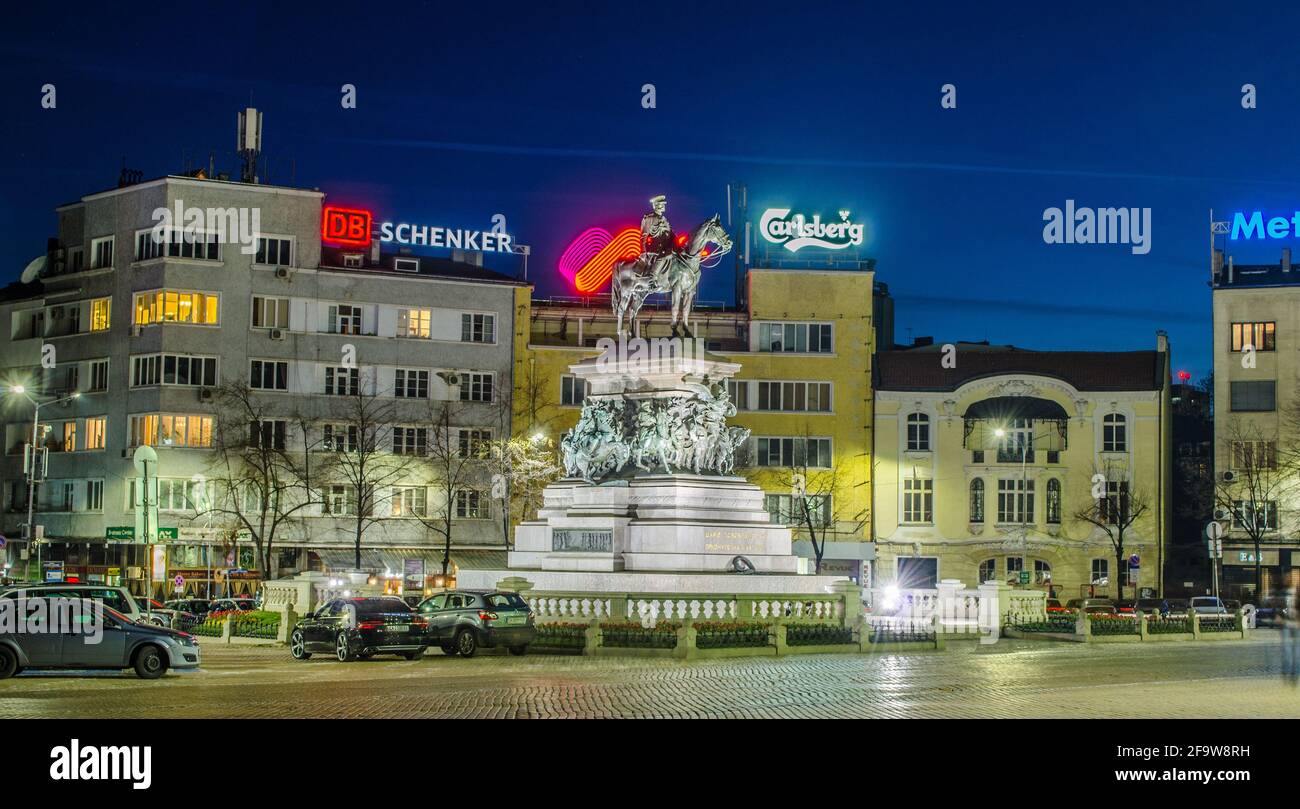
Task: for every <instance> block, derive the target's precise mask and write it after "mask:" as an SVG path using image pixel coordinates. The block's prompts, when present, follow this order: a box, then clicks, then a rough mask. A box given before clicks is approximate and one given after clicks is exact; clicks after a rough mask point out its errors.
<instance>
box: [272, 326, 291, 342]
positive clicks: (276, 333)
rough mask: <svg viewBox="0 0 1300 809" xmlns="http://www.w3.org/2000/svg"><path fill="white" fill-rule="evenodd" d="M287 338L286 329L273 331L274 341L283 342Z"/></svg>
mask: <svg viewBox="0 0 1300 809" xmlns="http://www.w3.org/2000/svg"><path fill="white" fill-rule="evenodd" d="M286 336H287V335H286V334H285V331H284V329H271V339H272V340H283V339H284V338H285V337H286Z"/></svg>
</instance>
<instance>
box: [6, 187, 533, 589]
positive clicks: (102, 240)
mask: <svg viewBox="0 0 1300 809" xmlns="http://www.w3.org/2000/svg"><path fill="white" fill-rule="evenodd" d="M324 197H325V195H324V194H323V193H322V192H320V191H317V190H311V189H300V188H287V187H281V186H271V185H264V184H256V183H241V182H229V181H224V180H213V179H204V178H201V177H193V176H186V177H179V176H167V177H162V178H159V179H155V180H151V181H148V182H141V183H137V184H131V185H125V186H123V187H118V188H114V189H110V190H107V191H102V192H98V193H93V194H89V195H87V196H84V197H82V198H81V199H79V200H78V201H76V202H73V203H70V204H67V205H63V206H60V207H59V208H58V209H57V211H58V219H59V226H58V236H57V238H56V239H54V240H51V247H50V252H49V256H48V259H47V263H46V266H45V269H44V271H43V272H42V273H41V274H40V277H39V278H38V279H34V280H32V279H29V280H31V283H27V284H24V285H20V286H18V287H15V288H11V289H10V290H8V294H7V297H6V299H5V300H3V302H0V322H4V323H5V324H7V327H6V330H5V332H4V333H3V335H2V336H0V374H2V375H3V382H4V384H5V385H6V386H12V385H17V384H22V385H24V386H25V387H26V389H27V392H28V393H31V394H34V395H35V399H36V400H37V401H49V400H50V399H52V398H54V397H55V396H56V395H59V394H65V393H70V392H74V391H75V392H79V394H80V396H79V397H78V398H76V399H75V400H71V401H68V402H66V403H65V404H52V405H45V406H43V407H42V408H41V410H40V420H41V422H42V423H43V425H46V426H48V427H49V428H52V429H51V430H50V432H48V434H47V435H46V436H44V437H43V438H42V440H43V441H44V443H45V445H46V446H47V447H48V448H49V449H50V450H52V451H51V452H50V453H49V456H48V457H49V461H48V477H47V478H46V479H45V480H44V481H43V482H42V483H41V484H40V486H39V489H38V493H37V499H36V512H37V516H36V520H35V522H36V523H37V524H38V525H40V526H41V527H42V528H43V530H44V536H45V540H46V541H45V543H44V545H43V547H42V548H41V550H42V554H43V556H42V558H44V559H51V558H53V559H56V560H59V561H62V562H64V563H65V565H66V568H67V570H68V571H69V573H74V572H75V573H76V574H78V575H79V576H80V577H81V579H82V580H83V581H86V580H96V581H99V580H108V579H111V578H115V577H117V576H121V577H122V578H123V579H124V580H127V581H133V582H134V584H135V585H138V586H140V587H143V585H144V582H143V581H142V580H141V579H140V577H141V575H142V571H144V570H146V569H150V568H151V569H152V570H153V575H154V579H155V582H161V581H169V580H171V577H174V576H177V575H180V576H183V577H184V578H185V580H186V582H187V589H189V590H190V591H191V592H193V591H197V592H204V591H206V590H207V582H209V581H211V580H212V579H213V578H215V577H216V575H215V573H214V572H213V571H217V570H223V569H225V570H229V569H238V570H243V571H247V572H245V573H239V574H235V575H237V576H243V577H245V578H248V579H255V578H257V577H258V576H259V575H260V574H262V573H269V574H271V575H279V574H282V573H284V572H289V571H294V570H299V569H307V568H312V569H321V568H350V567H352V566H353V564H354V563H355V555H354V552H353V549H354V545H355V540H356V534H357V528H358V521H357V519H356V514H357V512H358V511H362V512H365V513H369V514H371V515H373V516H375V517H383V518H385V519H380V520H377V521H376V522H374V523H373V524H369V525H365V526H364V531H363V532H362V536H361V545H362V548H363V549H364V550H363V554H362V556H363V559H362V566H363V567H364V568H367V569H370V570H373V571H378V572H380V573H382V572H383V571H385V570H388V571H392V572H396V573H401V572H402V569H403V567H404V562H405V560H407V559H412V558H414V559H418V560H423V561H424V562H425V563H426V567H427V569H429V570H430V571H433V570H435V569H438V565H439V563H440V562H441V560H442V554H441V553H440V549H441V546H442V540H441V538H440V537H439V535H438V534H437V533H436V532H435V531H433V530H431V529H430V528H429V527H428V526H427V525H426V524H425V522H424V521H422V520H421V519H419V516H420V515H424V516H425V517H426V518H430V517H431V515H433V514H435V513H440V512H439V509H441V508H442V507H443V506H442V505H441V504H440V502H439V494H438V493H439V491H440V485H439V484H438V483H437V481H438V480H440V479H439V478H437V477H436V475H435V474H434V473H431V472H430V471H429V469H428V468H427V466H428V465H427V463H425V456H426V453H427V452H428V451H429V450H428V448H429V446H430V445H431V444H432V443H433V442H434V441H435V435H436V434H437V433H436V431H437V430H439V429H440V428H439V425H444V426H446V425H450V429H451V430H455V431H457V432H458V434H459V435H458V439H457V440H458V441H459V443H460V444H464V443H466V441H465V439H466V438H467V437H468V442H469V443H470V444H473V445H476V446H477V445H481V442H482V441H484V440H487V439H490V438H494V437H504V436H507V435H508V434H509V431H510V422H509V395H510V392H511V380H510V374H511V369H512V365H513V351H514V343H513V341H512V340H511V339H509V338H510V335H512V334H513V333H514V331H515V326H514V313H515V311H516V308H517V305H518V303H519V301H523V302H524V304H525V305H526V302H527V299H528V294H527V289H528V288H527V286H526V285H525V284H523V283H520V282H517V281H515V280H514V279H513V278H510V277H508V276H505V275H502V274H499V273H496V272H493V271H491V270H488V269H485V268H484V267H482V266H479V265H478V264H477V263H474V262H473V261H454V260H451V259H450V258H445V257H431V256H427V255H415V254H413V253H410V252H409V251H404V252H403V253H401V254H398V255H389V254H384V253H381V251H380V249H379V243H378V241H371V242H370V244H369V245H368V246H365V245H363V246H360V247H334V246H330V245H328V244H326V245H323V244H322V237H321V232H322V227H321V225H322V221H321V220H322V202H323V200H324ZM177 206H179V208H180V209H181V210H191V209H194V210H202V211H209V210H217V211H223V212H230V213H231V214H232V215H234V216H236V217H237V218H238V217H240V216H250V215H251V212H252V211H256V212H257V213H258V216H259V218H260V227H259V229H258V233H259V235H258V236H257V238H256V239H255V243H246V246H245V244H236V243H231V241H230V237H231V234H229V233H228V234H226V235H227V239H226V241H225V242H223V241H222V239H221V238H220V234H218V233H209V232H200V234H199V235H198V237H197V238H191V239H186V238H183V237H181V236H180V235H179V234H178V232H175V231H173V232H170V233H167V234H165V236H164V238H163V239H162V240H158V239H156V238H154V237H153V236H154V232H153V228H154V227H155V225H157V224H158V221H159V220H158V219H157V218H155V216H154V212H155V211H156V210H157V209H165V210H168V211H172V210H176V209H177ZM241 221H242V220H241ZM231 222H232V225H233V223H234V222H235V220H234V219H232V220H231ZM177 224H178V225H179V223H177ZM241 385H243V386H247V390H248V393H247V400H248V401H249V402H250V403H251V404H250V405H249V408H248V409H249V412H256V414H257V420H258V421H259V422H260V423H259V424H258V425H256V426H255V427H252V428H250V430H251V431H250V432H249V433H247V434H248V435H249V436H250V443H252V444H256V443H257V441H265V442H271V443H272V444H273V445H274V446H275V447H276V448H277V449H279V448H281V447H283V448H284V449H285V451H286V453H295V452H297V453H301V454H302V458H303V460H304V462H307V461H309V460H310V458H312V457H316V458H317V459H318V460H321V459H325V460H328V457H329V454H330V453H347V452H350V451H352V450H355V447H354V446H352V445H354V444H356V443H357V441H358V439H357V437H356V429H357V427H356V422H355V420H354V419H353V413H354V411H355V408H356V407H357V402H358V401H360V400H363V399H366V398H367V397H369V400H370V401H372V402H374V408H375V412H382V413H383V414H384V415H383V416H382V418H383V424H381V425H379V428H380V429H379V430H378V431H377V432H378V434H379V437H378V439H377V443H378V444H379V450H380V451H382V452H389V453H390V454H396V455H415V456H417V457H416V458H415V459H414V460H412V461H411V462H410V464H409V467H408V468H406V470H405V471H404V472H403V473H402V474H400V475H398V474H392V475H387V476H386V477H384V478H382V479H375V480H376V484H377V485H376V487H375V488H376V490H375V491H374V492H371V493H369V494H368V496H367V493H366V492H365V491H361V492H359V491H358V488H360V489H362V490H364V489H366V488H367V486H366V485H364V484H360V485H359V484H358V483H357V480H355V479H353V478H356V476H355V475H343V474H340V475H339V477H338V479H337V480H319V479H316V480H314V481H313V482H314V485H315V486H318V488H314V489H313V490H314V491H315V492H316V494H317V496H316V497H315V498H314V499H315V500H316V501H317V502H315V503H313V504H311V505H308V506H307V507H305V508H303V509H302V510H301V511H298V512H295V513H294V514H293V517H294V519H291V520H288V521H287V522H286V524H285V525H284V526H283V527H282V530H280V531H279V532H278V533H277V534H276V537H275V540H276V544H275V547H276V548H278V549H280V550H281V551H282V553H277V554H275V556H274V559H273V562H272V566H274V567H276V568H277V569H276V570H274V571H261V570H259V568H260V567H261V565H260V564H259V560H257V559H256V556H255V555H254V554H253V553H252V548H251V545H250V544H249V543H247V542H243V543H240V544H238V545H236V547H235V548H233V549H231V550H229V551H228V552H227V551H226V550H224V549H222V548H221V545H222V543H221V542H219V541H217V540H215V539H214V537H218V536H226V537H228V539H227V540H225V541H226V542H227V543H228V542H229V538H233V539H234V540H236V541H237V542H238V540H239V539H240V538H241V536H245V535H246V532H245V533H244V534H241V533H240V532H239V527H240V526H239V523H238V520H233V519H232V518H231V517H230V515H229V514H223V513H218V512H216V511H213V510H209V511H207V512H206V513H205V514H203V513H200V512H201V511H203V509H202V507H201V504H202V503H203V502H204V501H206V502H207V503H209V504H211V503H214V502H217V501H218V500H219V498H221V497H223V496H224V495H223V493H222V492H220V491H217V489H218V488H220V487H219V486H218V484H217V481H218V480H220V479H221V475H222V465H221V453H220V452H218V451H217V450H218V447H217V442H218V437H219V436H220V435H222V431H221V429H220V428H221V426H222V425H221V424H219V423H218V421H219V420H221V419H225V418H230V419H236V420H238V419H243V420H244V421H247V420H248V414H247V413H245V414H243V415H241V414H240V413H239V412H237V408H236V409H235V410H233V411H227V410H222V409H221V404H220V402H219V399H221V397H219V396H218V395H217V392H218V391H221V390H225V389H229V388H231V387H232V386H241ZM5 400H6V402H5V407H4V410H3V412H4V418H5V422H6V425H5V449H6V453H7V454H6V455H5V456H4V460H3V462H2V464H0V475H2V476H3V478H4V514H3V530H4V533H5V535H6V536H8V537H10V538H17V537H19V536H21V524H22V523H24V522H25V521H26V509H27V485H26V482H25V481H24V479H23V475H24V473H23V468H22V462H21V451H22V447H23V444H24V443H25V442H26V441H27V440H29V439H28V437H29V436H30V434H31V429H32V405H31V402H30V401H29V400H28V398H27V397H26V396H20V395H15V394H12V393H11V394H10V395H8V396H6V397H5ZM453 411H454V412H453ZM239 429H244V428H243V427H242V426H241V427H240V428H239ZM362 432H363V433H364V430H363V431H362ZM141 445H150V446H152V447H154V448H155V449H156V452H157V456H158V460H157V470H156V475H157V478H158V495H157V500H158V517H157V526H156V527H157V528H158V529H159V532H160V535H161V536H162V538H163V543H164V544H163V545H162V546H159V550H156V551H155V552H154V553H152V554H150V557H151V558H152V561H153V563H152V564H150V561H151V559H150V558H146V556H145V555H144V551H143V548H142V546H141V545H139V544H138V543H137V541H136V539H135V537H137V536H138V535H139V534H138V532H137V531H136V525H137V522H136V520H137V518H136V512H137V509H136V500H137V499H138V498H137V495H136V493H135V482H136V479H137V472H136V470H135V467H134V464H133V461H132V455H133V452H134V450H135V448H136V447H138V446H141ZM320 468H324V467H323V466H322V467H320ZM464 479H465V480H468V479H469V477H468V476H465V478H464ZM360 480H364V479H360ZM487 490H488V484H487V482H486V481H476V482H475V483H474V485H473V486H467V485H464V483H463V481H462V484H461V487H460V488H459V489H458V490H457V491H456V493H455V495H454V497H455V503H454V505H453V506H450V507H449V508H450V509H451V511H452V513H453V516H454V520H455V526H454V531H453V544H454V545H455V546H456V548H457V551H458V553H459V554H460V556H459V557H458V558H456V559H453V560H452V561H453V564H455V563H456V562H457V561H460V560H465V559H469V558H470V557H471V556H472V555H473V554H472V552H470V551H466V552H465V553H460V552H461V549H464V548H470V549H474V548H477V549H491V548H498V549H499V548H503V547H504V543H505V531H504V527H503V524H502V521H501V520H500V519H499V509H498V508H497V506H496V504H495V503H494V502H493V501H492V500H491V498H490V497H489V496H488V491H487ZM445 499H446V498H445V497H444V498H443V500H445ZM119 543H120V544H119ZM26 551H27V548H26V546H25V543H22V542H17V541H16V542H13V543H12V544H11V546H10V549H9V551H8V553H9V562H10V564H11V565H12V566H13V569H14V570H15V571H16V572H19V573H21V572H22V569H23V568H25V567H26V566H27V561H28V559H27V558H26V556H27V554H26ZM487 554H488V556H489V557H490V558H489V559H487V560H485V563H490V564H499V563H503V562H504V555H505V554H504V551H503V550H492V551H487ZM32 561H34V559H33V560H32ZM248 586H249V585H248V584H247V583H245V585H244V588H245V589H247V587H248ZM156 589H157V588H156Z"/></svg>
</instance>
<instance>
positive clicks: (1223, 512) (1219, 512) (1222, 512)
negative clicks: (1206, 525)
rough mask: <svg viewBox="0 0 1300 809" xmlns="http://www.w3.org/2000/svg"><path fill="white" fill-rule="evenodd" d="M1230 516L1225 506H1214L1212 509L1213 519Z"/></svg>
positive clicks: (1223, 518)
mask: <svg viewBox="0 0 1300 809" xmlns="http://www.w3.org/2000/svg"><path fill="white" fill-rule="evenodd" d="M1230 516H1232V515H1231V514H1229V513H1228V510H1227V509H1226V508H1216V509H1215V510H1214V519H1216V520H1226V519H1228V518H1229V517H1230Z"/></svg>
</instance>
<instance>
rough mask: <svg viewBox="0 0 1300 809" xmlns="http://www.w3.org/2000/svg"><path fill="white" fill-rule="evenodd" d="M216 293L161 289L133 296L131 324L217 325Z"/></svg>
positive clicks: (217, 299)
mask: <svg viewBox="0 0 1300 809" xmlns="http://www.w3.org/2000/svg"><path fill="white" fill-rule="evenodd" d="M219 300H220V298H219V296H217V295H213V294H209V293H206V292H182V291H169V290H163V291H160V292H142V293H138V294H136V296H135V324H136V325H137V326H147V325H149V324H151V323H192V324H197V325H203V326H215V325H218V323H219V320H218V309H219Z"/></svg>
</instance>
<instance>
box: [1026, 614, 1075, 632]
mask: <svg viewBox="0 0 1300 809" xmlns="http://www.w3.org/2000/svg"><path fill="white" fill-rule="evenodd" d="M1076 626H1077V623H1076V621H1075V619H1074V617H1073V616H1070V615H1064V616H1062V615H1048V616H1047V618H1046V619H1043V620H1038V621H1025V622H1023V623H1013V624H1012V625H1011V628H1012V629H1015V630H1019V631H1020V632H1057V633H1061V634H1065V635H1073V634H1074V630H1075V627H1076Z"/></svg>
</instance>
